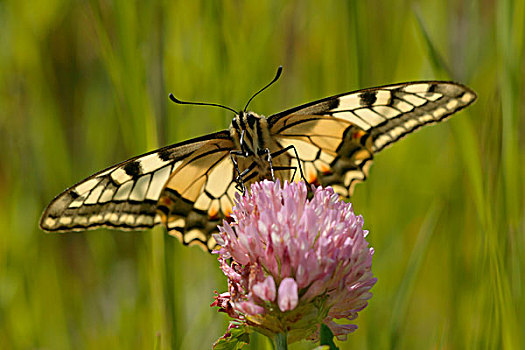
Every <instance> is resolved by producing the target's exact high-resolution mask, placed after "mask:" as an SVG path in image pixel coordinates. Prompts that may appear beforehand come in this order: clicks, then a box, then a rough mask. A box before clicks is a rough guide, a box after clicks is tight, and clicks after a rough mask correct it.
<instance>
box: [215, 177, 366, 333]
mask: <svg viewBox="0 0 525 350" xmlns="http://www.w3.org/2000/svg"><path fill="white" fill-rule="evenodd" d="M308 194H309V193H308V188H307V186H306V184H305V183H304V182H294V183H287V182H285V183H284V184H283V185H282V186H281V183H280V182H279V181H276V182H272V181H267V180H265V181H262V182H258V183H255V184H253V185H252V186H251V191H250V193H249V194H246V195H244V196H240V195H238V196H237V198H236V203H235V207H234V209H233V214H232V218H233V222H232V223H231V224H229V223H227V222H224V223H223V225H222V226H220V227H219V231H220V233H219V234H217V235H215V239H216V241H217V242H218V244H219V245H220V249H219V250H217V251H216V253H218V254H219V257H218V260H219V263H220V267H221V269H222V271H223V272H224V274H225V275H226V276H227V278H228V289H229V290H228V292H226V293H222V294H220V295H217V296H216V297H215V302H214V303H213V304H212V305H213V306H218V307H219V308H220V310H219V311H223V312H227V313H228V315H229V316H231V317H233V318H234V319H235V320H236V322H237V324H239V322H240V323H242V324H245V325H247V326H249V327H252V328H253V329H255V330H256V331H258V332H260V333H263V334H265V335H267V336H269V337H273V336H274V335H276V334H279V333H285V334H287V336H288V341H289V342H293V341H297V340H300V339H304V338H308V339H311V340H317V339H318V338H319V326H320V324H323V323H324V324H325V325H326V326H328V327H329V328H330V329H331V331H332V333H333V334H334V335H335V336H336V337H337V338H338V339H340V340H344V339H346V335H347V334H348V333H351V332H353V331H354V330H355V329H356V328H357V326H355V325H353V324H351V323H350V321H352V320H354V319H355V318H356V317H357V313H358V312H359V311H361V310H363V308H365V306H366V305H367V300H368V299H369V298H370V297H371V296H372V294H371V293H370V291H369V290H370V289H371V288H372V286H373V285H374V284H375V282H376V279H375V278H374V277H373V276H372V272H371V265H372V255H373V253H374V251H373V249H372V248H369V247H368V242H367V241H366V240H365V237H366V236H367V234H368V231H366V230H363V218H362V217H361V216H356V215H355V214H354V211H353V210H352V205H351V204H350V203H345V202H344V201H342V200H341V199H340V198H339V196H338V195H337V194H336V193H335V192H334V190H333V189H332V188H329V187H328V188H322V187H317V188H315V187H312V191H311V193H310V194H311V199H310V200H309V199H308ZM334 320H339V321H338V322H335V321H334Z"/></svg>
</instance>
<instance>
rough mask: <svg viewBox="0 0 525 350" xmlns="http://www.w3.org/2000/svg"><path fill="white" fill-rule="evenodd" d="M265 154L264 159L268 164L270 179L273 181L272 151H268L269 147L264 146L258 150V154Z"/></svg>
mask: <svg viewBox="0 0 525 350" xmlns="http://www.w3.org/2000/svg"><path fill="white" fill-rule="evenodd" d="M263 154H266V160H267V161H268V163H269V164H270V174H271V175H272V181H275V174H274V172H273V164H272V152H270V149H269V148H265V149H263V150H262V152H260V154H259V155H263Z"/></svg>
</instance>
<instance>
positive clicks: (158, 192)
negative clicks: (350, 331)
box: [40, 131, 233, 244]
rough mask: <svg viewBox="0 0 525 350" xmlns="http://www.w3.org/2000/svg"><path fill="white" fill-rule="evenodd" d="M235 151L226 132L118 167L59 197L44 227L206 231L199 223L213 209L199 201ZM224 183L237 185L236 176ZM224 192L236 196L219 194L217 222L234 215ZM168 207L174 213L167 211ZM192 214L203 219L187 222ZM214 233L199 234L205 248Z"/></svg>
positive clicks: (47, 212) (45, 217)
mask: <svg viewBox="0 0 525 350" xmlns="http://www.w3.org/2000/svg"><path fill="white" fill-rule="evenodd" d="M231 149H233V142H232V141H231V139H230V137H229V133H228V132H227V131H222V132H218V133H215V134H211V135H207V136H205V137H201V138H196V139H193V140H190V141H186V142H183V143H180V144H176V145H172V146H168V147H164V148H162V149H160V150H157V151H154V152H150V153H147V154H144V155H142V156H138V157H135V158H132V159H130V160H127V161H125V162H123V163H120V164H117V165H115V166H113V167H110V168H108V169H106V170H103V171H101V172H99V173H97V174H95V175H93V176H90V177H88V178H87V179H85V180H84V181H81V182H80V183H78V184H76V185H74V186H72V187H71V188H69V189H67V190H66V191H64V192H63V193H61V194H60V195H58V196H57V197H56V198H55V199H54V200H53V201H52V202H51V204H50V205H49V206H48V207H47V209H46V210H45V212H44V214H43V215H42V218H41V220H40V226H41V227H42V228H43V229H44V230H46V231H55V232H61V231H79V230H86V229H93V228H97V227H109V228H118V229H128V230H129V229H145V228H149V227H152V226H154V225H156V224H158V223H161V222H164V223H166V224H168V223H170V222H174V221H176V220H178V224H179V227H182V229H181V231H182V233H184V232H190V231H192V230H194V229H195V230H201V229H203V228H204V227H203V226H202V225H201V224H200V223H201V222H204V221H206V220H208V216H207V215H209V212H210V210H199V209H197V208H196V206H195V205H194V204H195V201H196V200H197V198H198V197H199V195H200V194H201V193H208V192H209V191H204V190H203V188H204V189H205V188H210V190H212V189H214V186H213V185H211V183H210V182H209V180H210V179H209V178H210V177H211V176H212V174H215V173H216V172H214V169H216V168H217V166H218V164H217V162H216V159H217V157H219V158H220V157H222V158H224V157H225V155H229V151H230V150H231ZM214 155H218V156H214ZM219 170H220V169H219ZM190 175H191V177H187V176H190ZM228 178H229V180H228ZM188 179H192V180H193V181H189V180H188ZM223 179H224V180H225V181H227V182H233V175H232V172H230V173H229V174H227V175H224V176H223ZM213 181H216V180H213ZM170 191H171V192H170ZM211 192H213V190H212V191H211ZM172 193H177V197H176V198H173V196H172V195H171V194H172ZM214 193H216V192H214ZM225 194H228V195H231V191H229V192H228V191H224V192H223V193H221V194H219V195H217V197H216V199H217V200H218V203H219V205H218V206H217V207H216V212H213V211H211V213H212V214H215V217H214V218H212V219H215V220H218V219H220V218H222V217H224V213H229V212H230V211H231V201H230V199H229V198H228V201H224V200H223V201H222V203H221V196H223V195H225ZM182 203H184V204H182ZM166 204H169V208H170V209H174V211H173V212H170V211H166V210H165V205H166ZM226 204H228V205H227V207H226V208H223V206H224V205H226ZM221 205H223V206H221ZM177 210H178V211H177ZM192 216H193V217H198V220H195V218H194V220H193V221H191V222H188V220H186V219H187V218H188V217H189V218H192ZM181 220H182V222H181ZM170 231H171V230H170ZM209 231H210V230H209V229H208V230H205V234H204V235H205V238H203V237H202V235H200V236H199V238H202V239H200V241H202V242H204V244H207V242H208V238H209V237H210V235H209ZM173 232H175V231H173ZM177 232H178V231H177ZM177 235H178V236H181V234H180V233H178V234H177ZM193 236H195V232H193ZM181 238H182V240H183V241H184V242H185V243H188V244H189V243H192V242H193V239H188V238H186V237H184V238H183V237H181Z"/></svg>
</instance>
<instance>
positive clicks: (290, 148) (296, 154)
mask: <svg viewBox="0 0 525 350" xmlns="http://www.w3.org/2000/svg"><path fill="white" fill-rule="evenodd" d="M290 150H293V152H294V154H295V159H297V165H298V166H299V173H300V174H301V179H303V180H304V182H306V183H308V180H306V177H304V173H303V167H302V166H301V158H299V153H297V149H296V148H295V146H294V145H289V146H287V147H285V148H281V149H280V150H278V151H277V152H274V153H273V154H272V156H273V157H274V158H275V157H277V156H280V155H281V154H283V153H286V152H288V151H290ZM292 168H295V167H290V169H292ZM281 170H283V169H281ZM295 170H297V169H295ZM294 177H295V172H294ZM292 179H293V177H292Z"/></svg>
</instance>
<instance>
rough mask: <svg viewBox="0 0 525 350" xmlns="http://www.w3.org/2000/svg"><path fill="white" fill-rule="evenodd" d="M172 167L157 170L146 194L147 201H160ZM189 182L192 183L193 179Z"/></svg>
mask: <svg viewBox="0 0 525 350" xmlns="http://www.w3.org/2000/svg"><path fill="white" fill-rule="evenodd" d="M170 169H171V167H170V166H166V167H164V168H161V169H159V170H157V171H156V172H155V173H154V174H153V178H152V179H151V184H150V186H149V189H148V193H146V199H151V200H154V201H156V200H158V199H159V197H160V192H161V191H162V189H163V188H164V185H165V184H166V181H168V177H169V175H170V173H171V172H170ZM188 181H191V179H188Z"/></svg>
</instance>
